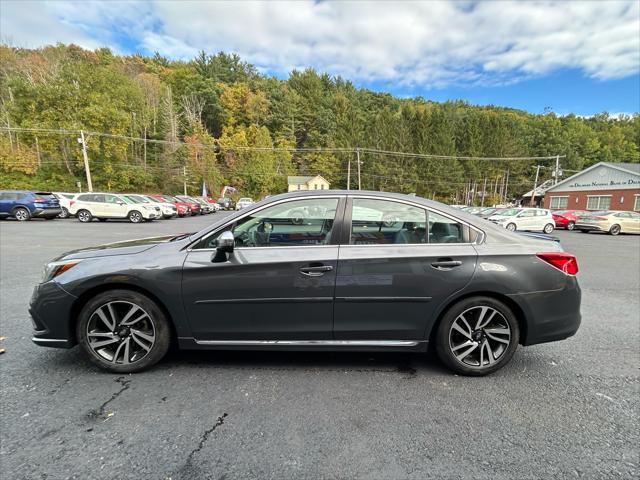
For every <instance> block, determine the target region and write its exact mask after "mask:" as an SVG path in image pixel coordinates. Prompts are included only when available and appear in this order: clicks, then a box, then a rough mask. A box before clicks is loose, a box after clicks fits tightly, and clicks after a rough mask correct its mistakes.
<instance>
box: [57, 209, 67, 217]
mask: <svg viewBox="0 0 640 480" xmlns="http://www.w3.org/2000/svg"><path fill="white" fill-rule="evenodd" d="M61 210H62V211H61V212H60V215H58V216H59V217H60V218H69V210H67V209H66V208H65V207H61Z"/></svg>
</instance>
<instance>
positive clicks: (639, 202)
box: [633, 193, 640, 212]
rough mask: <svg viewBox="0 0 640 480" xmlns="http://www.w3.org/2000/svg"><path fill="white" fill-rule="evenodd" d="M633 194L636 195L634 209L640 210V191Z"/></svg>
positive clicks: (635, 210)
mask: <svg viewBox="0 0 640 480" xmlns="http://www.w3.org/2000/svg"><path fill="white" fill-rule="evenodd" d="M633 196H634V200H633V211H634V212H640V193H636V194H634V195H633Z"/></svg>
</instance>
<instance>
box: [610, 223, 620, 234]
mask: <svg viewBox="0 0 640 480" xmlns="http://www.w3.org/2000/svg"><path fill="white" fill-rule="evenodd" d="M609 233H610V234H611V235H618V234H619V233H620V225H618V224H615V225H611V228H610V229H609Z"/></svg>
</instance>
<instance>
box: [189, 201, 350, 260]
mask: <svg viewBox="0 0 640 480" xmlns="http://www.w3.org/2000/svg"><path fill="white" fill-rule="evenodd" d="M337 208H338V199H337V198H323V199H308V200H295V201H291V202H283V203H279V204H277V205H274V206H272V207H267V208H263V209H262V210H259V211H257V212H254V213H252V214H250V215H247V216H246V217H243V218H241V219H239V220H238V221H236V222H235V223H234V224H233V225H232V226H231V228H230V230H231V232H232V233H233V236H234V238H235V247H236V248H244V247H297V246H317V245H328V244H329V243H330V242H331V234H332V232H333V223H334V222H333V221H334V219H335V216H336V210H337ZM225 230H229V228H225V229H223V230H222V231H225ZM222 231H220V232H217V233H216V234H214V235H212V236H211V237H208V238H207V239H205V240H204V241H203V242H201V244H199V245H198V247H196V248H215V239H216V238H217V237H218V235H219V234H220V233H222Z"/></svg>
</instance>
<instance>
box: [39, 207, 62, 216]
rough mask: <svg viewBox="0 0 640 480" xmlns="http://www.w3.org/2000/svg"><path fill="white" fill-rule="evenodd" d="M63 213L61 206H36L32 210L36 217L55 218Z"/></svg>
mask: <svg viewBox="0 0 640 480" xmlns="http://www.w3.org/2000/svg"><path fill="white" fill-rule="evenodd" d="M61 213H62V209H61V208H34V209H33V210H32V211H31V216H32V217H36V218H48V217H51V218H54V217H57V216H58V215H60V214H61Z"/></svg>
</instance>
